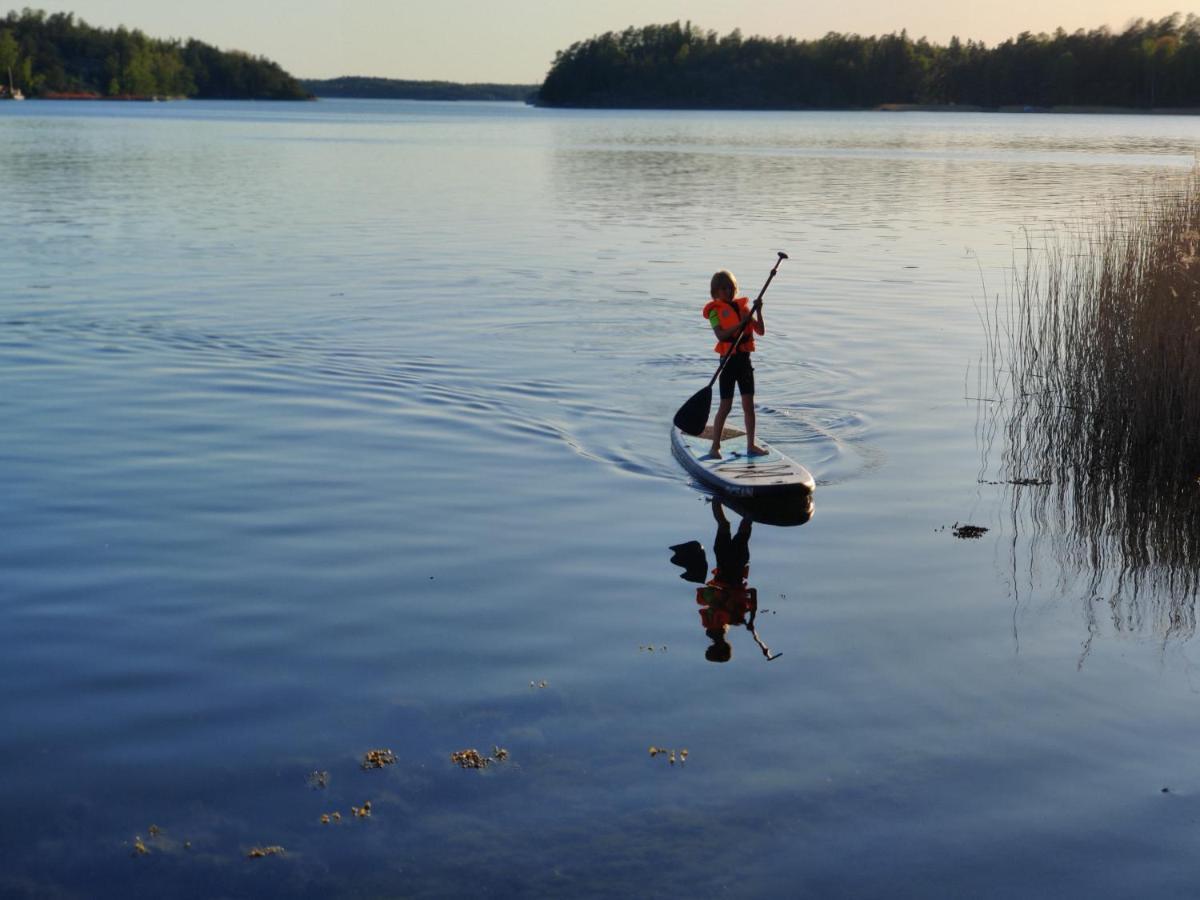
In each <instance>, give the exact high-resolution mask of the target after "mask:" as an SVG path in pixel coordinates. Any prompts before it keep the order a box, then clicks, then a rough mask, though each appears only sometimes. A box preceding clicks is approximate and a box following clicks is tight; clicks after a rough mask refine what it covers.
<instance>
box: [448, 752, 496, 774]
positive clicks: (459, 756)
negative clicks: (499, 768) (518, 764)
mask: <svg viewBox="0 0 1200 900" xmlns="http://www.w3.org/2000/svg"><path fill="white" fill-rule="evenodd" d="M506 759H508V751H507V750H505V749H504V748H503V747H493V748H492V755H491V756H484V755H483V754H482V753H480V752H479V751H478V750H474V749H471V750H458V751H455V752H454V753H451V754H450V761H451V762H453V763H456V764H457V765H458V766H460V767H461V768H464V769H486V768H487V767H488V766H490V765H491V764H492V763H494V762H504V760H506Z"/></svg>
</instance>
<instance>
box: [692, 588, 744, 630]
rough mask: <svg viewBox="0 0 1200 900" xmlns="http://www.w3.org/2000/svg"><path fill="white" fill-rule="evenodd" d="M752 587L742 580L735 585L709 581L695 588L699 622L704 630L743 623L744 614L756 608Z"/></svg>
mask: <svg viewBox="0 0 1200 900" xmlns="http://www.w3.org/2000/svg"><path fill="white" fill-rule="evenodd" d="M751 591H752V589H751V588H748V587H746V583H745V582H742V583H741V584H739V585H737V586H729V585H724V584H721V583H720V582H718V581H715V580H714V581H710V582H709V583H708V584H707V585H705V586H704V587H698V588H696V603H697V605H699V606H702V607H704V608H703V609H702V610H700V624H702V625H703V626H704V628H705V630H708V629H710V628H720V627H721V626H723V625H745V624H746V616H747V614H749V613H752V612H755V611H756V610H757V609H758V601H757V599H756V598H755V594H754V593H752V592H751Z"/></svg>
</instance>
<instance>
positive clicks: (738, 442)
mask: <svg viewBox="0 0 1200 900" xmlns="http://www.w3.org/2000/svg"><path fill="white" fill-rule="evenodd" d="M758 445H759V446H760V447H762V448H763V449H764V450H766V451H767V455H766V456H747V455H746V433H745V432H744V431H738V430H737V429H734V428H726V429H725V432H724V436H723V437H722V438H721V456H720V457H719V458H715V459H714V458H710V457H709V456H708V448H709V447H711V446H712V426H711V425H709V426H708V427H706V428H705V429H704V432H703V433H702V434H700V435H698V436H695V437H693V436H692V435H690V434H684V433H683V432H682V431H680V430H679V429H678V428H672V429H671V448H672V449H673V450H674V451H675V455H676V456H677V457H679V461H680V462H681V463H683V465H684V467H685V468H686V469H687V470H688V471H689V472H691V473H692V475H694V476H695V477H696V478H697V479H698V480H699V481H701V482H703V483H704V484H705V485H707V486H708V487H710V488H712V489H713V490H715V491H717V492H719V493H721V494H725V495H726V496H729V497H739V498H743V499H746V500H751V499H759V498H767V497H770V498H776V497H783V496H787V495H798V494H804V493H811V492H812V490H813V488H814V487H815V486H816V482H815V481H814V480H813V477H812V474H811V473H810V472H809V471H808V469H806V468H804V466H802V465H800V463H798V462H796V461H795V460H792V459H789V458H788V457H786V456H784V455H783V454H782V453H780V452H779V451H778V450H776V449H775V448H774V447H772V446H771V445H770V444H768V443H766V442H765V441H761V440H760V441H759V442H758Z"/></svg>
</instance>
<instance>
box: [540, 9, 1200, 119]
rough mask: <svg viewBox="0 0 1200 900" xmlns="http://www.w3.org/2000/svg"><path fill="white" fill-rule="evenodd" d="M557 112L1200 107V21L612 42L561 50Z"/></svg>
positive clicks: (621, 35) (629, 36)
mask: <svg viewBox="0 0 1200 900" xmlns="http://www.w3.org/2000/svg"><path fill="white" fill-rule="evenodd" d="M537 102H538V103H540V104H542V105H545V106H569V107H633V108H684V109H686V108H697V109H700V108H707V109H715V108H725V109H739V108H750V109H846V108H859V109H862V108H875V107H879V106H885V105H888V104H897V105H938V106H954V105H960V106H970V107H982V108H1000V107H1013V106H1015V107H1056V106H1057V107H1061V106H1108V107H1124V108H1143V109H1149V108H1188V107H1200V18H1198V17H1197V16H1195V15H1188V16H1187V17H1186V18H1184V17H1183V16H1182V15H1180V14H1178V13H1176V14H1174V15H1171V16H1167V17H1165V18H1163V19H1158V20H1150V19H1138V20H1135V21H1134V22H1132V23H1131V24H1130V25H1129V26H1128V27H1126V29H1125V30H1124V31H1122V32H1119V33H1117V32H1113V31H1110V30H1109V29H1107V28H1098V29H1093V30H1091V31H1083V30H1079V31H1075V32H1073V33H1070V34H1068V33H1067V32H1066V31H1064V30H1063V29H1061V28H1060V29H1058V30H1057V31H1056V32H1054V34H1052V35H1047V34H1031V33H1029V32H1023V33H1021V34H1020V35H1018V36H1017V37H1015V38H1010V39H1009V40H1006V41H1004V42H1002V43H1000V44H998V45H996V46H995V47H991V48H989V47H988V46H986V45H985V44H984V43H982V42H978V41H971V40H968V41H966V42H963V41H960V40H959V39H958V38H957V37H955V38H952V39H951V40H950V42H949V43H948V44H946V45H944V46H943V45H938V44H933V43H930V42H929V41H927V40H926V39H925V38H920V39H919V40H915V41H914V40H913V39H912V38H910V37H909V36H908V33H907V32H906V31H901V32H900V33H899V34H895V33H893V34H886V35H881V36H871V37H862V36H860V35H856V34H837V33H832V32H831V33H830V34H827V35H825V36H824V37H822V38H819V39H816V40H799V39H797V38H792V37H775V38H764V37H751V38H745V37H743V36H742V34H741V32H740V31H739V30H736V29H735V30H734V31H733V32H731V33H729V34H727V35H725V36H718V35H717V33H716V32H714V31H708V32H705V31H703V30H701V29H700V28H698V27H696V26H695V25H693V24H692V23H691V22H687V23H685V24H681V23H679V22H674V23H672V24H669V25H650V26H646V27H642V28H627V29H625V30H624V31H621V32H615V31H610V32H607V33H605V34H602V35H598V36H596V37H593V38H591V39H589V40H585V41H579V42H576V43H574V44H572V45H571V46H570V47H569V48H568V49H566V50H563V51H560V52H559V53H558V54H556V56H555V58H554V63H553V65H552V66H551V68H550V71H549V73H548V74H547V76H546V80H545V82H544V83H543V84H542V87H541V90H540V91H539V93H538V98H537Z"/></svg>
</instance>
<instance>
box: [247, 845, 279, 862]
mask: <svg viewBox="0 0 1200 900" xmlns="http://www.w3.org/2000/svg"><path fill="white" fill-rule="evenodd" d="M283 852H284V851H283V848H282V847H280V846H279V845H278V844H272V845H271V846H269V847H251V848H250V850H249V851H248V852H247V853H246V859H262V858H263V857H264V856H282V855H283Z"/></svg>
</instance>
